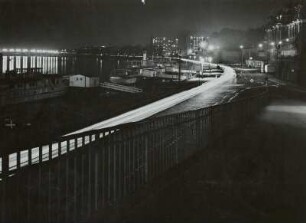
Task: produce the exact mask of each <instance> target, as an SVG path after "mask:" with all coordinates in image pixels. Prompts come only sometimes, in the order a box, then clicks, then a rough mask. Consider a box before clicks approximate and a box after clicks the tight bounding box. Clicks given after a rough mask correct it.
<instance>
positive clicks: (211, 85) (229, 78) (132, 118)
mask: <svg viewBox="0 0 306 223" xmlns="http://www.w3.org/2000/svg"><path fill="white" fill-rule="evenodd" d="M188 62H191V61H188ZM193 62H194V63H198V61H193ZM220 67H222V68H223V69H224V74H223V75H222V76H221V77H220V78H217V79H214V80H211V81H209V82H206V83H204V84H202V85H201V86H199V87H196V88H193V89H191V90H187V91H184V92H180V93H178V94H175V95H172V96H169V97H167V98H164V99H161V100H159V101H156V102H153V103H151V104H148V105H146V106H143V107H140V108H137V109H135V110H132V111H129V112H126V113H124V114H121V115H119V116H116V117H114V118H110V119H107V120H105V121H102V122H99V123H97V124H94V125H91V126H88V127H86V128H83V129H80V130H77V131H75V132H71V133H69V134H67V135H65V136H68V135H73V134H79V133H83V132H87V131H91V130H99V129H103V128H108V127H113V126H117V125H121V124H125V123H130V122H138V121H141V120H144V119H146V118H149V117H151V116H153V115H156V114H158V113H160V112H162V111H165V110H167V109H169V108H171V107H173V106H175V105H177V104H180V103H182V102H184V101H186V100H188V99H190V98H192V97H194V96H196V95H198V94H200V93H203V92H207V94H211V93H213V92H214V90H215V89H217V88H220V87H222V86H224V85H229V84H231V83H233V81H234V80H235V77H236V73H235V71H234V69H232V68H231V67H228V66H224V65H220Z"/></svg>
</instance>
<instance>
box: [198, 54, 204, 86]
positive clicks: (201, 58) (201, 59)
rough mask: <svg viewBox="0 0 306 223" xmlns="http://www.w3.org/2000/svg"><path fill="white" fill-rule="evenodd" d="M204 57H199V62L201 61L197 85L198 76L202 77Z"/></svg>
mask: <svg viewBox="0 0 306 223" xmlns="http://www.w3.org/2000/svg"><path fill="white" fill-rule="evenodd" d="M204 62H205V60H204V58H203V57H200V63H201V72H200V76H199V80H198V81H199V85H200V78H202V75H203V69H204Z"/></svg>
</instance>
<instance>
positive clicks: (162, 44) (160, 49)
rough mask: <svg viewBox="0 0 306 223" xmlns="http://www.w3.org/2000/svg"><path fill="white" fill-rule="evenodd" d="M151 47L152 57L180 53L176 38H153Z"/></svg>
mask: <svg viewBox="0 0 306 223" xmlns="http://www.w3.org/2000/svg"><path fill="white" fill-rule="evenodd" d="M152 45H153V55H154V56H174V55H178V54H179V53H180V49H179V39H178V38H168V37H153V38H152Z"/></svg>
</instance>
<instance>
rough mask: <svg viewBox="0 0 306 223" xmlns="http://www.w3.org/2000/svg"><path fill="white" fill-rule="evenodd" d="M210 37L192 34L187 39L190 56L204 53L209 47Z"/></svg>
mask: <svg viewBox="0 0 306 223" xmlns="http://www.w3.org/2000/svg"><path fill="white" fill-rule="evenodd" d="M208 45H209V44H208V38H207V37H204V36H190V37H188V39H187V54H188V55H189V56H199V55H201V54H204V52H205V50H207V48H208Z"/></svg>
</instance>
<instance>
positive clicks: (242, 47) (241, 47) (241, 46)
mask: <svg viewBox="0 0 306 223" xmlns="http://www.w3.org/2000/svg"><path fill="white" fill-rule="evenodd" d="M239 48H240V49H241V68H242V67H243V49H244V46H243V45H240V47H239Z"/></svg>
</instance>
